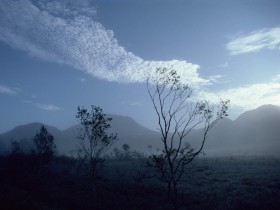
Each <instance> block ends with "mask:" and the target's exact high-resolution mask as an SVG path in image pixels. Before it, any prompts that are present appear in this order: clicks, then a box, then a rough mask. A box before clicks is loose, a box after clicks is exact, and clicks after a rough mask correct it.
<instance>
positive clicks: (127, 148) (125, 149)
mask: <svg viewBox="0 0 280 210" xmlns="http://www.w3.org/2000/svg"><path fill="white" fill-rule="evenodd" d="M122 149H123V151H124V157H125V158H126V159H128V158H130V151H129V150H130V146H129V145H128V144H123V145H122Z"/></svg>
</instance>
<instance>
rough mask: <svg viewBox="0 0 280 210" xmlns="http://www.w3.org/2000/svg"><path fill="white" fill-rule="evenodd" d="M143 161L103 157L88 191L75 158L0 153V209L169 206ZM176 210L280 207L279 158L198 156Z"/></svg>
mask: <svg viewBox="0 0 280 210" xmlns="http://www.w3.org/2000/svg"><path fill="white" fill-rule="evenodd" d="M145 162H146V160H143V159H142V160H139V159H137V160H108V161H106V162H105V166H104V169H103V171H102V173H101V174H102V177H103V178H101V179H99V180H98V181H97V182H96V187H95V189H94V190H92V188H91V187H89V184H88V183H89V182H88V179H87V178H86V177H85V176H83V175H82V173H81V167H79V162H78V161H76V160H73V159H69V158H65V157H56V158H54V160H53V162H52V164H51V165H50V166H49V167H48V168H47V169H46V170H45V171H42V172H41V174H38V173H37V171H36V170H35V169H34V167H33V165H32V164H33V159H32V156H27V155H18V156H9V157H0V209H3V210H4V209H29V210H32V209H42V210H47V209H53V210H56V209H65V210H66V209H69V210H70V209H96V210H98V209H122V210H126V209H132V210H133V209H143V210H144V209H145V210H146V209H172V203H171V202H170V201H169V199H168V198H167V196H166V187H165V185H164V184H162V183H160V182H158V181H157V180H156V178H155V177H154V176H153V173H152V171H151V170H150V169H149V168H147V167H145ZM178 209H238V210H240V209H241V210H242V209H280V158H275V157H227V158H203V157H201V158H199V159H197V160H195V161H194V162H193V163H192V164H191V165H189V167H188V170H187V172H186V175H185V176H184V177H183V179H182V182H181V183H180V185H179V197H178Z"/></svg>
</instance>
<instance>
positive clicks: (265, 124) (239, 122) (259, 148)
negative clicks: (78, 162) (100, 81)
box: [0, 105, 280, 155]
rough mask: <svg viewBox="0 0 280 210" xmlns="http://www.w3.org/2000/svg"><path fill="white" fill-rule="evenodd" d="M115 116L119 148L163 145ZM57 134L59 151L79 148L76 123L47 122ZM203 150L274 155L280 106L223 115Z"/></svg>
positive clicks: (24, 132) (4, 145) (0, 138)
mask: <svg viewBox="0 0 280 210" xmlns="http://www.w3.org/2000/svg"><path fill="white" fill-rule="evenodd" d="M108 116H109V117H112V118H113V120H112V121H111V127H112V129H111V130H110V132H113V133H117V134H118V141H117V142H116V143H115V144H114V145H113V147H118V148H120V147H121V146H122V145H123V144H124V143H126V144H128V145H129V146H130V148H131V150H136V151H139V152H144V153H149V152H151V151H149V149H148V145H151V146H152V148H153V149H152V150H154V151H155V150H156V149H157V148H160V147H161V141H160V133H159V132H157V131H154V130H150V129H148V128H145V127H143V126H141V125H139V124H138V123H137V122H136V121H134V120H133V119H132V118H130V117H125V116H119V115H108ZM41 125H42V123H30V124H26V125H20V126H17V127H15V128H14V129H12V130H10V131H8V132H6V133H3V134H1V135H0V147H1V150H0V151H2V152H3V151H7V150H8V149H9V146H10V142H11V140H20V139H29V140H31V139H32V138H33V136H34V135H35V134H36V132H37V131H39V129H40V127H41ZM45 126H46V128H47V129H48V131H49V132H50V133H52V135H54V137H55V143H56V145H57V150H58V153H59V154H66V155H69V154H71V153H72V152H73V151H75V149H76V146H75V145H76V143H77V140H76V134H75V133H76V130H77V128H78V127H79V125H74V126H72V127H70V128H68V129H66V130H59V129H57V128H55V127H53V126H49V125H45ZM202 134H203V133H202V129H197V130H193V132H192V133H191V134H190V135H189V136H188V139H187V140H188V141H189V142H190V143H191V145H193V146H194V147H198V146H199V142H201V139H202ZM204 152H205V153H206V154H208V155H275V154H277V155H278V154H279V152H280V107H279V106H274V105H264V106H261V107H259V108H257V109H254V110H250V111H247V112H244V113H243V114H241V115H240V116H239V117H238V118H237V119H236V120H230V119H227V118H225V119H222V120H221V121H220V122H218V124H217V125H216V126H215V127H214V128H213V130H211V131H210V133H209V139H208V140H207V141H206V144H205V149H204Z"/></svg>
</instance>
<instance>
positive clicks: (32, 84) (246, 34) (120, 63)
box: [0, 0, 280, 133]
mask: <svg viewBox="0 0 280 210" xmlns="http://www.w3.org/2000/svg"><path fill="white" fill-rule="evenodd" d="M279 11H280V1H278V0H235V1H231V0H211V1H208V0H95V1H89V0H80V1H75V0H59V1H58V0H57V1H56V0H1V1H0V133H3V132H6V131H8V130H10V129H12V128H13V127H15V126H17V125H20V124H25V123H31V122H42V123H45V124H48V125H53V126H56V127H58V128H59V129H65V128H67V127H69V126H71V125H74V124H76V123H78V121H77V119H76V118H75V115H76V112H77V107H78V106H85V107H88V108H89V107H90V105H96V106H100V107H101V108H102V109H103V111H104V112H105V113H111V114H117V115H124V116H130V117H132V118H133V119H135V120H136V121H137V122H139V123H140V124H141V125H143V126H146V127H149V128H151V129H154V128H155V127H156V119H155V113H154V110H153V107H152V104H151V101H150V99H149V97H148V93H147V89H146V83H145V81H146V77H147V75H148V74H153V72H155V69H156V68H158V67H167V68H170V67H171V66H172V67H173V69H175V70H176V71H177V72H178V74H179V75H180V76H181V79H182V82H184V83H186V84H190V85H191V86H192V87H193V88H194V89H195V90H196V95H195V96H194V97H196V98H197V99H198V100H200V99H206V100H209V101H211V102H213V103H217V102H218V101H219V100H220V99H221V98H222V99H229V100H230V101H231V102H230V113H229V114H230V118H231V119H235V118H236V117H237V116H238V115H239V114H241V113H243V112H244V111H247V110H251V109H254V108H257V107H258V106H261V105H264V104H274V105H279V106H280V12H279Z"/></svg>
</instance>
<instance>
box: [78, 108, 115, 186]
mask: <svg viewBox="0 0 280 210" xmlns="http://www.w3.org/2000/svg"><path fill="white" fill-rule="evenodd" d="M76 118H77V119H78V120H79V121H80V123H81V128H80V129H79V133H78V136H77V138H78V141H79V155H80V158H81V159H82V160H83V163H84V165H85V167H86V170H87V173H88V175H89V177H90V178H91V182H92V184H93V185H94V180H95V178H96V177H97V172H98V169H99V167H100V166H101V165H102V163H103V161H104V159H103V155H104V154H105V153H106V152H107V151H108V149H109V148H110V147H111V145H112V143H113V142H114V140H116V138H117V134H112V133H111V134H108V129H109V128H110V127H111V126H110V121H111V120H112V118H108V117H106V114H104V113H103V111H102V109H101V108H100V107H98V106H91V111H90V112H89V111H88V110H87V109H86V108H85V107H78V112H77V115H76Z"/></svg>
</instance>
